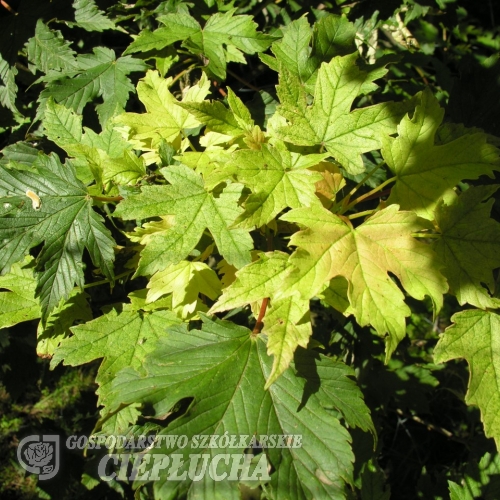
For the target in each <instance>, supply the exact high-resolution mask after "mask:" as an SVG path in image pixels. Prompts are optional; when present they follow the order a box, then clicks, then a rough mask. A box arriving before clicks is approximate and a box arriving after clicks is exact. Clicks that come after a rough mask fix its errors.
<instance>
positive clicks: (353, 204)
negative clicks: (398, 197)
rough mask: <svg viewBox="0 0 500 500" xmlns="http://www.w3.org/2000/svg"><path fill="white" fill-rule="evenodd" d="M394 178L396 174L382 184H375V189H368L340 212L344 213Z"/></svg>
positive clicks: (380, 189)
mask: <svg viewBox="0 0 500 500" xmlns="http://www.w3.org/2000/svg"><path fill="white" fill-rule="evenodd" d="M395 180H396V176H394V177H391V178H390V179H387V180H386V181H385V182H382V184H380V185H379V186H377V187H376V188H375V189H372V190H371V191H368V193H365V194H363V195H361V196H359V197H358V198H356V199H355V200H354V201H352V202H351V203H349V205H347V206H346V207H345V208H344V209H343V210H342V212H341V213H345V212H347V211H348V210H350V209H351V208H352V207H354V206H355V205H357V204H358V203H361V202H362V201H363V200H365V199H366V198H369V197H370V196H372V195H373V194H375V193H378V192H379V191H382V189H384V188H385V186H387V185H388V184H390V183H391V182H394V181H395Z"/></svg>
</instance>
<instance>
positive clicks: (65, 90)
mask: <svg viewBox="0 0 500 500" xmlns="http://www.w3.org/2000/svg"><path fill="white" fill-rule="evenodd" d="M77 64H78V68H79V71H80V73H79V74H78V75H76V76H75V77H73V78H70V77H65V78H61V79H59V80H55V81H51V82H50V83H49V84H48V86H47V88H46V89H45V90H44V91H43V92H42V93H41V94H40V98H39V102H40V103H41V108H40V110H41V111H43V109H44V106H45V102H46V100H47V99H48V98H49V97H53V98H54V101H56V102H57V103H59V104H64V106H66V107H70V108H72V109H74V110H75V111H76V112H77V113H78V114H81V113H82V111H83V108H84V107H85V106H86V105H87V103H88V102H90V101H92V100H93V99H95V98H96V97H102V99H103V101H104V102H103V104H98V105H97V106H96V109H97V112H98V114H99V120H100V122H101V124H102V125H103V124H105V123H106V122H107V120H108V119H109V118H111V117H112V116H113V115H114V114H117V113H119V112H120V111H123V108H124V107H125V104H126V103H127V100H128V95H129V93H130V92H134V90H135V89H134V86H133V85H132V82H131V81H130V79H129V78H128V77H127V75H128V74H129V73H132V72H134V71H144V70H145V69H146V65H145V63H144V62H142V61H140V60H137V59H134V58H132V57H130V56H125V57H119V58H118V59H116V55H115V52H114V51H113V50H111V49H107V48H105V47H95V48H94V54H83V55H79V56H78V57H77ZM40 110H39V114H40V113H41V111H40Z"/></svg>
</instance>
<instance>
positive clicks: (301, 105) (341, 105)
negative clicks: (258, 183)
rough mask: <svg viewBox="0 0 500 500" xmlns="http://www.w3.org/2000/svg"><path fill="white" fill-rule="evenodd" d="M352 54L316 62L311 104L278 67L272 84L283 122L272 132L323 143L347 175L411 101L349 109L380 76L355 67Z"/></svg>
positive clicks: (302, 142) (307, 143) (377, 144)
mask: <svg viewBox="0 0 500 500" xmlns="http://www.w3.org/2000/svg"><path fill="white" fill-rule="evenodd" d="M357 59H358V54H357V53H354V54H350V55H348V56H344V57H335V58H333V59H332V60H331V62H329V63H328V64H327V63H323V64H322V65H321V67H320V69H319V71H318V77H317V81H316V86H315V91H314V103H313V104H312V105H311V106H309V105H307V100H306V93H305V90H304V89H303V88H302V87H301V85H300V81H299V80H298V78H297V77H296V76H294V75H293V74H291V73H290V72H288V71H286V70H284V69H283V70H282V73H281V74H280V83H279V85H278V88H277V89H278V96H279V98H280V101H281V106H280V107H279V108H278V113H279V114H280V115H281V116H283V117H284V118H286V120H287V121H288V122H289V123H288V125H287V126H285V127H281V128H279V129H278V131H277V133H278V136H279V137H280V138H281V139H283V140H285V141H288V142H291V143H293V144H297V145H301V146H316V145H318V146H322V147H324V148H326V150H327V151H328V152H329V153H330V154H331V155H332V156H333V157H334V158H335V159H336V160H337V161H339V162H340V163H341V164H342V166H343V167H344V168H345V169H346V170H347V172H348V173H349V174H352V175H355V174H359V173H361V172H363V171H364V170H365V168H364V166H363V161H362V159H361V154H362V153H366V152H368V151H372V150H375V149H380V147H381V146H382V143H381V138H382V136H385V135H389V134H392V133H394V132H395V131H396V126H397V124H398V122H399V120H400V118H401V117H402V116H403V114H404V112H405V111H407V110H408V108H409V106H410V105H411V103H401V104H398V103H391V102H388V103H382V104H376V105H375V106H369V107H366V108H358V109H355V110H354V111H351V107H352V104H353V101H354V100H355V99H356V97H357V96H358V95H359V94H360V93H361V92H362V91H364V89H365V88H368V87H367V86H373V84H372V80H373V79H374V78H376V77H379V76H380V75H379V74H378V73H376V75H372V74H369V73H366V72H365V71H363V70H361V69H360V68H359V67H358V66H357V65H356V60H357ZM374 87H375V88H376V86H374Z"/></svg>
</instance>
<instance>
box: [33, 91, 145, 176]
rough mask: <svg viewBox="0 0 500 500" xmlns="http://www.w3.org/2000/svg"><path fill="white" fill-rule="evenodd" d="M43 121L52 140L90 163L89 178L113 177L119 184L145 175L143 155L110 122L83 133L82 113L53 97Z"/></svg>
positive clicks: (84, 161)
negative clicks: (139, 155)
mask: <svg viewBox="0 0 500 500" xmlns="http://www.w3.org/2000/svg"><path fill="white" fill-rule="evenodd" d="M43 125H44V127H45V132H46V134H47V137H48V138H49V139H50V140H52V141H54V142H55V143H56V144H57V145H58V146H59V147H61V148H62V149H64V150H65V151H66V152H67V153H68V154H69V155H70V156H74V157H76V158H77V159H78V160H79V162H82V164H83V165H85V166H87V167H88V169H89V172H90V175H89V177H90V182H91V181H92V180H95V181H96V183H98V184H99V182H100V181H102V182H105V183H106V182H109V181H111V180H113V181H115V182H116V183H118V184H135V183H136V182H137V181H138V180H139V179H140V178H141V177H144V176H145V175H146V165H145V161H144V158H142V157H138V156H136V155H135V153H134V152H132V150H131V149H132V146H131V145H130V144H128V143H127V142H125V140H124V139H123V138H122V137H121V135H120V133H119V132H118V131H117V130H116V129H115V128H113V127H112V125H111V124H110V122H108V124H107V126H106V128H105V129H104V130H103V131H102V132H101V133H100V134H96V133H95V132H93V131H92V130H90V129H85V134H83V133H82V117H81V116H80V115H77V114H76V113H75V112H74V111H73V110H72V109H69V108H66V107H64V106H63V105H61V104H57V103H55V102H54V100H53V99H52V97H50V98H49V99H48V101H47V105H46V108H45V116H44V118H43ZM80 174H81V173H80V172H77V175H78V176H79V178H80V179H81V180H86V178H85V179H84V178H82V176H81V175H80Z"/></svg>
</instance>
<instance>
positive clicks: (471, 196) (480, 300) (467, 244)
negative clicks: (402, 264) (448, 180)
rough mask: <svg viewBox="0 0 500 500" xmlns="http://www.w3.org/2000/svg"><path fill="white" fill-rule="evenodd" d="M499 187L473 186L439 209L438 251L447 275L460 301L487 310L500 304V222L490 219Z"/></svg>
mask: <svg viewBox="0 0 500 500" xmlns="http://www.w3.org/2000/svg"><path fill="white" fill-rule="evenodd" d="M497 189H498V186H478V187H470V188H469V189H467V191H465V192H464V193H462V194H461V195H460V196H458V197H455V199H454V200H453V202H452V203H450V204H449V205H445V204H442V205H440V206H439V207H438V209H437V211H436V222H437V224H438V226H439V229H440V230H441V238H440V239H439V240H438V241H437V242H436V243H435V244H434V250H435V252H436V253H437V254H438V255H439V257H440V258H441V261H442V262H443V263H444V268H443V271H442V272H443V274H444V275H445V276H446V278H447V279H448V282H449V284H450V289H451V291H452V292H453V293H454V294H455V295H456V297H457V299H458V302H459V303H460V304H461V305H463V304H465V303H469V304H472V305H474V306H476V307H480V308H482V309H485V308H487V307H490V308H496V307H499V306H500V300H499V299H496V298H492V297H491V296H490V295H489V294H488V292H487V290H486V289H485V288H484V287H483V285H482V284H483V283H484V284H485V285H486V286H487V287H488V289H489V290H490V291H491V292H492V293H493V292H494V291H495V280H494V278H493V270H494V269H497V268H498V267H500V224H499V223H498V222H496V221H495V220H493V219H491V218H490V212H491V208H492V205H493V202H494V200H493V199H490V200H489V201H486V202H485V200H488V198H490V197H491V196H492V195H493V193H495V191H496V190H497Z"/></svg>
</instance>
